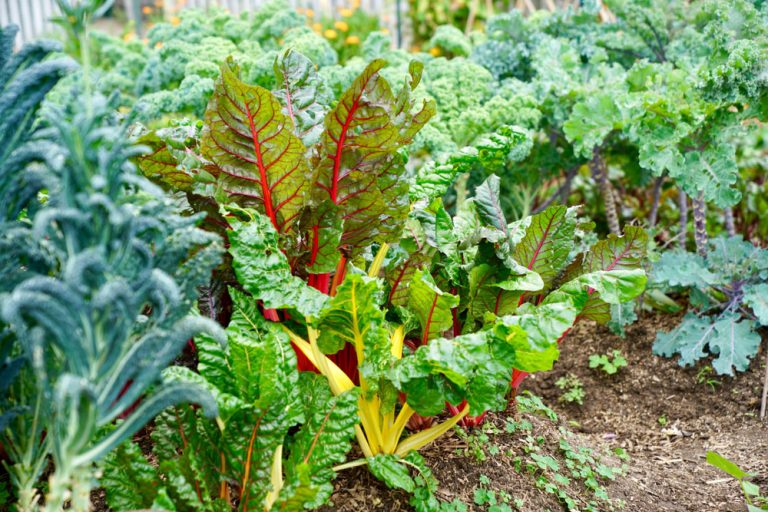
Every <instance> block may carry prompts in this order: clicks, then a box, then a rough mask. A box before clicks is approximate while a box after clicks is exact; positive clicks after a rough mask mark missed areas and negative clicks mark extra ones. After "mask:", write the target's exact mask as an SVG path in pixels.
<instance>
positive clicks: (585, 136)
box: [563, 92, 621, 158]
mask: <svg viewBox="0 0 768 512" xmlns="http://www.w3.org/2000/svg"><path fill="white" fill-rule="evenodd" d="M615 95H616V93H615V92H611V93H601V94H595V95H590V96H589V97H588V98H587V99H586V100H585V101H583V102H582V103H577V104H576V105H575V106H574V107H573V111H572V112H571V116H570V118H568V120H567V121H565V122H564V123H563V132H564V133H565V136H566V137H567V138H568V140H569V141H570V142H572V143H573V144H574V147H575V152H576V153H578V154H581V156H583V157H585V158H590V157H591V156H592V150H593V149H594V148H595V147H597V146H599V145H601V144H602V143H603V141H604V140H605V138H606V136H607V135H608V134H609V133H611V132H612V131H613V130H614V129H616V128H617V127H618V125H619V123H620V121H621V111H620V110H619V107H618V106H617V105H616V101H615Z"/></svg>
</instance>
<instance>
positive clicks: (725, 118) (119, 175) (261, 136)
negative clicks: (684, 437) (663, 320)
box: [0, 0, 768, 511]
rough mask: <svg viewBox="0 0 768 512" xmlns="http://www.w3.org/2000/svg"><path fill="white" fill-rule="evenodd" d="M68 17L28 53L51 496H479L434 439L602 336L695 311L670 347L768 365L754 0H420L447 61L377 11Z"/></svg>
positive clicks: (26, 265) (159, 501)
mask: <svg viewBox="0 0 768 512" xmlns="http://www.w3.org/2000/svg"><path fill="white" fill-rule="evenodd" d="M60 4H61V5H60V7H61V9H62V11H63V13H64V16H62V17H60V18H59V19H58V20H57V23H58V24H59V25H61V26H62V27H64V29H65V44H64V45H63V50H64V51H65V52H66V53H68V54H69V57H65V56H63V55H61V50H62V47H60V46H59V45H58V44H55V43H47V42H40V43H35V44H33V45H30V46H27V47H24V48H22V49H21V50H19V51H18V52H16V53H13V52H12V47H13V38H14V35H15V29H13V28H7V29H3V31H2V34H0V114H2V115H0V198H2V210H1V211H2V217H0V249H1V250H0V267H2V270H3V276H4V280H3V282H2V284H0V407H1V410H0V432H2V437H1V438H0V442H1V443H2V448H3V450H2V451H4V452H5V453H7V455H8V460H7V463H6V465H7V470H8V473H9V475H10V479H11V484H12V497H11V499H12V501H13V502H14V503H15V504H16V506H17V507H18V509H19V510H37V509H46V510H51V511H54V510H61V509H63V508H65V507H66V508H69V509H72V510H87V509H88V508H89V506H90V496H89V493H90V491H91V489H92V488H93V487H94V486H95V485H99V486H101V487H103V488H104V489H105V491H106V500H107V503H108V504H109V506H110V507H112V508H113V509H115V510H133V509H160V510H208V511H224V510H232V509H237V510H242V511H245V510H248V509H250V510H256V509H263V510H272V509H274V510H278V509H279V510H303V509H306V508H317V507H319V506H321V505H323V504H324V503H326V502H327V501H328V499H329V498H330V496H331V494H332V492H333V480H334V478H335V477H336V475H337V473H338V472H339V471H342V470H345V469H348V468H350V467H355V466H363V465H364V466H367V468H368V469H369V470H370V472H371V474H372V475H373V476H375V477H376V478H379V479H380V480H382V481H384V482H385V483H386V484H387V485H388V486H390V487H393V488H398V489H402V490H405V491H406V492H408V493H410V494H411V504H412V505H413V506H414V507H415V508H416V509H417V510H448V509H451V508H450V507H453V506H454V505H453V504H446V503H441V502H440V500H439V499H438V497H437V496H438V495H437V493H436V492H435V491H436V487H437V485H438V484H437V481H436V480H435V478H434V476H433V474H432V472H431V470H430V469H429V468H428V467H427V466H426V465H425V463H424V459H423V458H422V457H421V455H419V453H418V452H419V450H420V449H422V448H423V447H425V446H426V445H428V444H429V443H431V442H434V441H435V440H436V439H438V438H439V437H440V436H442V435H443V434H445V433H447V432H448V431H450V430H451V429H453V428H454V427H455V426H457V425H461V426H463V427H465V428H472V427H477V426H478V425H480V424H481V423H482V422H483V420H484V418H485V416H486V414H487V413H488V412H502V411H504V410H505V409H506V408H507V407H508V405H509V404H510V402H511V401H512V403H516V402H515V401H514V396H515V395H516V393H517V390H518V389H519V388H520V386H521V385H522V383H523V381H524V379H525V377H526V376H527V375H528V374H529V373H533V372H542V371H547V370H549V369H551V368H552V366H553V364H554V363H555V361H556V360H557V358H558V357H559V344H560V343H561V342H563V341H564V340H566V339H567V335H568V333H569V332H570V330H571V328H572V327H573V326H574V325H575V324H576V323H577V322H580V321H592V322H596V323H599V324H608V325H610V326H611V329H613V330H615V331H616V332H623V328H624V326H626V325H627V324H629V323H631V322H632V321H634V320H635V319H636V318H637V317H638V315H639V314H642V311H643V308H645V309H648V308H652V307H658V306H666V307H668V308H670V307H672V306H674V305H675V304H674V302H675V299H678V298H680V297H682V298H683V299H684V300H685V301H686V302H687V304H688V306H689V308H690V310H691V311H690V312H689V313H688V314H687V315H686V316H685V317H684V318H683V320H682V322H681V324H680V325H679V327H677V328H676V329H674V330H673V331H671V332H669V333H659V335H658V339H657V342H656V344H655V345H654V352H655V353H656V354H659V355H664V356H668V357H669V356H673V355H675V354H679V355H680V363H681V364H682V365H689V364H693V363H695V362H696V361H697V360H699V359H701V358H704V357H708V356H713V357H714V360H713V361H712V363H711V364H712V367H713V368H714V369H715V370H716V371H717V372H718V373H724V374H729V375H732V374H733V373H734V370H735V371H745V370H746V369H747V368H748V366H749V364H750V360H751V359H752V358H753V357H754V356H755V354H756V353H757V351H758V348H759V346H760V341H761V338H760V333H759V328H760V327H761V326H768V304H767V303H766V299H765V297H766V296H768V255H767V253H766V250H765V249H763V248H761V247H760V245H759V240H757V239H758V238H759V237H760V236H761V235H762V234H764V233H766V232H768V227H766V224H765V220H764V219H762V217H764V211H763V210H764V207H765V205H764V202H765V201H764V198H763V197H762V196H763V195H764V189H765V186H764V181H765V180H764V173H765V169H764V166H765V163H764V158H763V155H764V153H765V140H766V137H765V132H764V128H763V127H762V124H761V123H762V122H764V121H765V120H766V112H767V111H766V105H768V103H766V98H768V95H767V94H766V93H767V92H768V82H767V81H766V76H767V75H766V68H765V62H766V59H765V57H766V56H767V55H768V46H767V43H768V32H766V28H765V27H766V26H768V25H767V24H766V12H768V11H766V10H765V9H764V8H761V7H760V6H759V5H756V4H755V3H752V2H749V1H747V0H737V1H734V2H727V3H724V2H716V1H713V0H703V1H700V2H695V3H694V4H692V5H688V4H687V3H685V2H682V1H681V2H677V1H675V2H662V1H656V0H647V1H646V0H644V1H642V2H629V1H626V2H625V1H623V0H612V1H610V2H606V5H607V7H609V8H610V10H611V12H612V13H613V15H614V16H615V20H612V21H604V20H603V19H602V18H601V17H600V16H598V11H599V10H600V8H601V6H600V5H599V3H597V2H585V5H584V6H582V7H581V8H580V9H578V10H572V9H568V10H564V11H561V12H555V13H537V14H535V15H532V16H529V17H527V18H526V17H524V16H523V15H522V14H521V13H520V12H519V11H516V10H511V11H509V12H502V13H500V14H497V15H495V16H492V11H493V10H494V9H496V8H499V5H495V4H499V2H496V3H495V4H494V3H493V2H488V3H486V4H485V5H484V6H481V5H480V3H478V2H467V3H461V2H460V3H459V4H460V8H459V9H454V10H453V11H451V12H447V11H445V12H444V11H441V10H440V9H441V6H443V5H444V3H443V2H433V3H429V4H430V5H427V4H425V3H424V2H412V5H413V7H414V9H413V10H412V15H413V16H414V17H415V21H417V23H418V25H417V27H416V28H417V31H420V30H421V29H422V28H424V32H423V33H419V34H418V35H419V36H420V37H421V38H422V41H421V43H420V44H421V49H423V50H426V51H425V52H422V51H414V52H408V51H406V50H404V49H393V48H392V45H391V38H390V35H388V34H385V33H384V32H382V31H378V30H376V29H377V27H376V24H375V21H374V20H372V19H371V18H370V17H369V16H367V15H365V14H364V13H362V12H361V11H356V10H354V9H350V10H349V11H348V12H343V13H340V16H341V19H340V20H330V19H321V18H317V17H316V16H315V13H312V12H308V11H306V10H304V11H302V13H301V14H300V13H299V12H297V11H294V10H291V9H289V8H288V7H287V5H286V4H285V3H283V2H280V1H273V2H268V3H267V4H265V6H263V7H262V8H261V9H260V10H258V11H255V12H252V13H244V14H242V15H239V16H234V15H231V14H229V13H227V12H224V11H222V10H211V11H197V10H193V9H188V10H182V11H181V12H180V13H179V15H178V17H174V18H172V19H169V20H168V22H162V23H158V24H156V25H155V26H153V27H152V28H151V30H150V31H149V33H148V34H147V40H146V41H139V40H130V38H116V37H111V36H107V35H105V34H101V33H99V32H92V31H91V28H90V23H91V21H92V19H93V18H94V17H95V16H98V15H100V14H102V13H104V12H106V9H107V8H108V7H109V6H110V2H103V1H100V0H89V1H86V2H69V1H68V0H60ZM465 7H466V9H465ZM504 10H505V11H506V10H508V9H504ZM441 20H444V21H445V22H451V23H454V24H459V25H461V26H460V27H459V28H457V27H456V26H452V25H442V21H441ZM438 24H439V25H441V26H439V27H438V26H436V25H438ZM57 52H59V55H54V54H55V53H57ZM690 198H692V205H693V215H692V216H693V221H694V222H693V230H692V231H693V240H694V242H695V248H696V252H689V250H688V249H692V248H693V244H691V247H689V245H688V234H689V231H691V230H690V227H689V222H688V213H687V212H688V204H689V200H690ZM707 206H709V207H710V208H709V211H708V209H707ZM712 206H714V207H715V208H712ZM738 231H742V232H743V233H742V235H741V236H740V235H738V234H737V232H738ZM710 234H711V235H715V236H712V237H711V238H710V237H709V235H710ZM675 242H677V243H676V244H675V248H669V249H668V247H669V246H670V245H671V244H673V243H675ZM646 271H647V272H648V273H649V275H650V276H651V280H650V286H649V290H648V291H647V293H645V294H644V291H645V285H646ZM641 296H642V300H641V301H639V302H640V304H638V301H636V300H635V299H637V298H638V297H641ZM641 305H642V307H641ZM678 307H679V306H678ZM180 353H183V357H181V358H179V357H178V356H179V354H180ZM626 364H627V362H626V361H625V360H624V358H623V357H621V353H620V352H618V351H614V352H613V353H612V354H608V355H597V354H596V355H593V356H592V358H591V359H590V366H591V367H593V368H599V369H601V371H604V372H606V373H607V374H612V373H616V372H617V371H619V368H621V367H623V366H625V365H626ZM557 385H558V386H560V387H562V388H564V389H566V390H567V394H566V395H564V400H567V401H575V402H578V403H581V401H582V400H583V398H584V391H583V389H582V388H581V383H580V382H579V381H578V379H576V378H575V377H573V376H571V375H568V376H566V377H564V378H563V379H561V381H558V384H557ZM533 402H535V399H533V398H527V397H524V398H522V400H520V403H524V404H529V405H530V403H533ZM539 409H541V410H545V409H546V408H545V407H544V406H543V405H542V406H541V407H540V408H539ZM444 413H447V414H444ZM137 432H138V433H139V434H138V436H135V437H134V434H136V433H137ZM531 436H533V434H531ZM132 437H133V439H131V438H132ZM531 439H533V437H531ZM353 444H356V447H355V448H353ZM529 448H530V450H527V451H526V454H530V456H531V457H530V458H531V460H532V461H533V462H532V463H531V464H532V465H531V469H530V471H531V472H538V471H542V472H545V473H546V472H551V473H553V474H554V475H556V476H555V478H556V477H557V475H559V474H558V473H557V468H554V467H553V462H554V460H549V459H547V458H545V457H543V456H540V455H539V454H538V453H537V450H536V449H535V448H533V447H529ZM561 448H562V451H563V453H564V454H565V455H566V457H568V458H571V459H573V460H576V459H579V457H581V456H582V455H583V454H577V453H576V452H575V451H573V449H572V448H571V447H570V445H567V444H566V445H563V446H561ZM555 464H556V463H555ZM589 471H592V469H591V466H590V469H589ZM559 476H560V477H561V478H560V480H562V478H563V477H562V475H559ZM742 477H743V475H742ZM742 477H737V478H740V479H742V480H743V478H742ZM97 479H98V484H97ZM590 481H591V480H590ZM540 482H541V480H540ZM595 482H596V480H595ZM744 482H746V481H744ZM585 483H586V481H585ZM541 485H542V488H545V489H546V491H547V492H550V493H552V494H553V495H556V496H557V497H558V499H561V500H563V502H564V503H568V507H570V506H571V504H570V502H569V501H568V500H571V501H572V499H571V497H570V496H568V494H567V493H565V492H564V491H562V490H560V489H559V488H558V487H557V485H554V484H548V483H547V482H546V480H544V483H542V484H541ZM587 485H589V484H587ZM595 485H596V487H595V488H594V489H593V490H594V491H595V498H596V500H600V501H601V502H605V503H609V502H610V500H608V498H607V497H606V496H604V490H603V489H602V487H600V486H599V485H597V484H595ZM480 490H481V491H484V492H485V493H486V494H483V493H482V492H481V493H480V497H479V498H477V499H478V500H479V502H482V503H478V504H488V503H490V501H489V500H490V499H491V498H490V496H491V495H490V494H488V493H489V492H490V491H488V490H487V489H480ZM2 495H3V492H2V489H0V496H2ZM494 499H495V498H494ZM508 501H509V500H508ZM589 506H590V507H592V506H596V505H594V504H590V505H589Z"/></svg>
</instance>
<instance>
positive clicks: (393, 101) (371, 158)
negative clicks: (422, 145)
mask: <svg viewBox="0 0 768 512" xmlns="http://www.w3.org/2000/svg"><path fill="white" fill-rule="evenodd" d="M384 64H385V63H384V61H383V60H380V59H379V60H374V61H373V62H371V63H370V64H369V65H368V67H366V69H365V70H364V71H363V72H362V74H360V76H358V77H357V78H356V79H355V81H354V82H353V83H352V86H351V87H350V88H349V89H348V90H347V91H346V92H344V94H342V96H341V98H340V99H339V102H338V104H337V105H336V107H335V108H334V109H333V110H332V111H330V112H329V113H328V115H327V116H326V117H325V121H324V127H325V129H324V131H323V134H322V136H321V138H320V143H319V151H318V154H317V155H316V156H315V157H314V158H313V167H314V176H315V187H314V188H313V200H314V201H315V202H319V201H322V200H324V199H327V198H329V199H330V200H331V201H332V202H333V203H334V204H336V205H337V206H338V207H339V210H340V215H342V216H343V218H344V231H343V234H342V237H341V243H342V245H345V246H347V247H348V249H349V251H350V253H351V254H352V255H353V256H354V255H357V254H359V252H360V251H361V250H362V249H363V247H364V246H365V245H367V244H370V243H373V242H379V243H381V242H394V241H395V240H397V239H398V238H399V236H400V232H401V230H402V223H403V220H404V219H405V217H406V216H407V214H408V210H409V202H408V184H407V182H406V180H405V178H404V177H403V173H404V171H405V158H404V155H403V154H402V152H401V151H400V150H401V148H403V147H404V146H405V145H406V144H408V143H409V142H410V140H411V138H412V137H413V134H415V133H416V132H417V131H418V130H419V129H421V127H422V126H424V124H425V123H426V122H427V121H428V120H429V118H430V117H431V116H432V115H433V114H434V111H435V107H434V102H425V103H424V104H423V106H422V108H421V110H420V111H419V112H417V113H415V114H412V113H411V112H412V108H413V103H412V101H411V100H410V99H401V98H396V97H395V95H394V94H393V93H392V90H391V89H390V86H389V84H388V83H387V82H386V80H384V79H383V78H382V77H381V75H379V71H380V70H381V69H382V68H383V67H384ZM411 71H412V74H415V73H416V72H417V70H416V69H415V68H412V70H411ZM412 81H413V83H414V84H415V83H416V82H418V80H416V79H415V77H414V78H413V80H412Z"/></svg>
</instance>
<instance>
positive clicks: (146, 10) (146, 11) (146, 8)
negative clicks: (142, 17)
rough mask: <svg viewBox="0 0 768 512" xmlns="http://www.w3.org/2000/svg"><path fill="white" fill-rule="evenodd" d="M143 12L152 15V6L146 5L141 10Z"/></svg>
mask: <svg viewBox="0 0 768 512" xmlns="http://www.w3.org/2000/svg"><path fill="white" fill-rule="evenodd" d="M141 12H143V13H144V14H152V8H151V7H150V6H148V5H145V6H144V7H143V8H142V9H141Z"/></svg>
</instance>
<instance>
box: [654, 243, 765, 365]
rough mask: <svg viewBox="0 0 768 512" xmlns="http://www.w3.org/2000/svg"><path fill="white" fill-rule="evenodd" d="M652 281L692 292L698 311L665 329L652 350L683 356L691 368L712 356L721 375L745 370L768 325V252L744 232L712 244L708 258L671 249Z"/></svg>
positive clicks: (662, 353)
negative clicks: (676, 324)
mask: <svg viewBox="0 0 768 512" xmlns="http://www.w3.org/2000/svg"><path fill="white" fill-rule="evenodd" d="M652 277H653V281H654V283H656V284H657V285H658V286H662V287H664V288H667V289H671V290H673V291H680V292H688V297H689V301H690V305H691V308H692V310H693V311H691V312H689V313H688V314H687V315H686V316H685V317H684V318H683V321H682V322H681V323H680V325H679V326H677V327H676V328H675V329H673V330H672V331H670V332H667V333H664V332H660V333H659V334H658V336H657V337H656V342H655V344H654V346H653V352H654V353H655V354H657V355H662V356H666V357H671V356H674V355H676V354H679V355H680V365H681V366H689V365H692V364H694V363H696V362H697V361H698V360H699V359H701V358H704V357H707V356H709V355H712V356H714V357H715V359H714V361H713V362H712V367H713V368H714V369H715V370H716V371H717V372H718V373H720V374H725V375H733V374H734V370H736V371H742V372H743V371H746V369H747V368H748V367H749V361H750V359H751V358H752V357H754V356H755V354H757V351H758V348H759V347H760V341H761V337H760V333H759V332H758V331H757V329H758V327H760V326H768V250H766V249H762V248H760V247H756V246H754V245H753V244H751V243H749V242H745V241H744V240H742V239H741V237H739V236H734V237H718V238H715V239H713V240H710V242H709V248H708V251H707V257H706V258H704V257H702V256H701V255H699V254H695V253H690V252H684V251H682V250H676V251H669V252H666V253H664V254H663V255H662V256H661V259H660V261H659V262H658V263H657V264H656V265H655V266H654V269H653V274H652Z"/></svg>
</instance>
